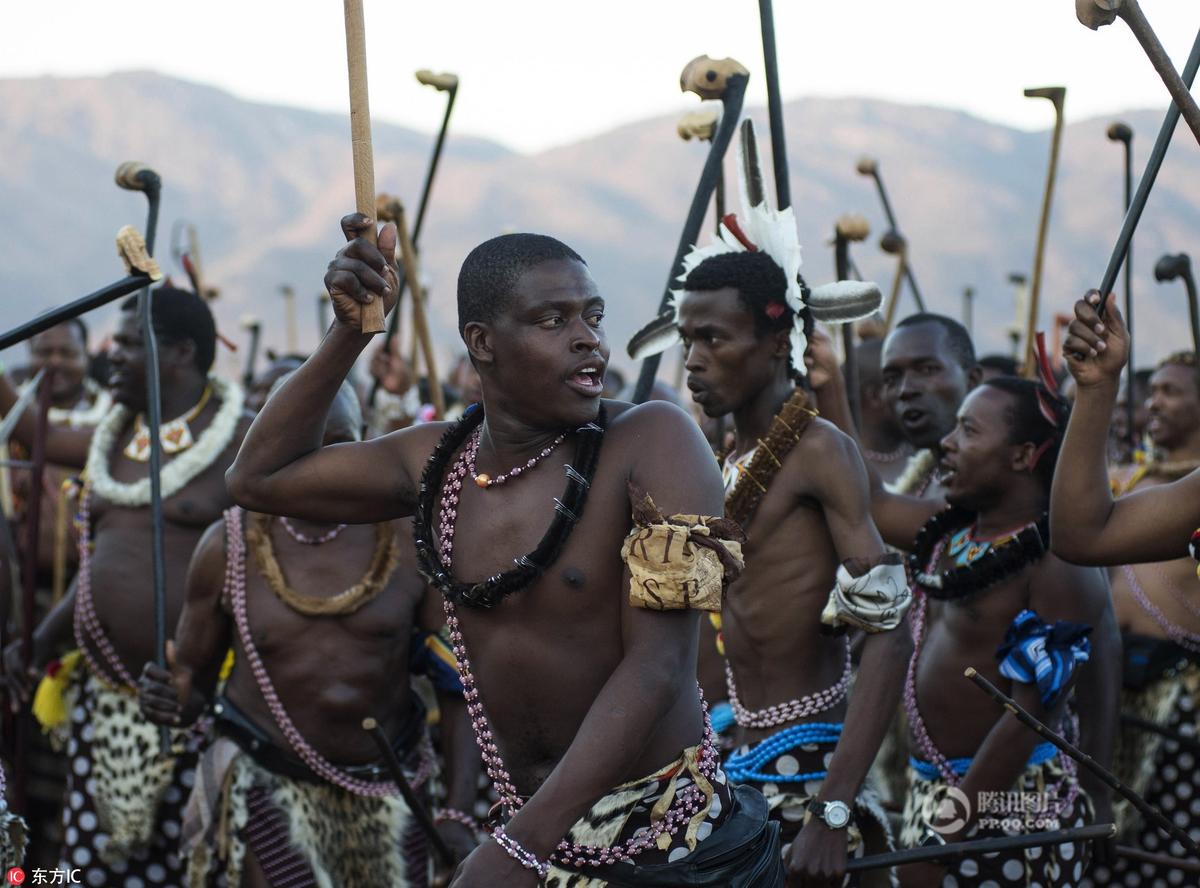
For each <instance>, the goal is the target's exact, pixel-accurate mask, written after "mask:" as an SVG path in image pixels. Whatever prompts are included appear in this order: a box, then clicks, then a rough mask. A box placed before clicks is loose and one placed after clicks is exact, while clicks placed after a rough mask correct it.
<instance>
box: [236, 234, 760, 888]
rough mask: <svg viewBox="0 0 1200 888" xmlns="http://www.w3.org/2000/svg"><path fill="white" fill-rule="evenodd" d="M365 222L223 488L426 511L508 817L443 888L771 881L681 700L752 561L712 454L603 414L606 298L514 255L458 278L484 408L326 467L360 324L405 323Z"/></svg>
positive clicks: (390, 241)
mask: <svg viewBox="0 0 1200 888" xmlns="http://www.w3.org/2000/svg"><path fill="white" fill-rule="evenodd" d="M373 224H374V223H373V222H372V221H371V220H369V219H366V218H365V217H363V216H361V215H357V214H356V215H353V216H348V217H346V218H345V219H343V220H342V228H343V231H344V232H345V234H346V236H347V239H348V240H349V241H350V243H349V244H348V245H347V246H346V247H344V248H343V249H342V251H341V252H340V253H339V254H338V256H337V258H335V259H334V261H333V262H332V263H331V264H330V266H329V271H328V272H327V274H326V276H325V283H326V288H327V289H328V290H329V292H330V293H331V294H332V295H333V300H334V308H335V312H336V315H337V321H336V322H335V323H334V325H333V327H332V328H331V330H330V332H329V333H328V335H326V337H325V339H324V341H323V342H322V343H321V345H320V346H319V347H318V349H317V350H316V352H314V354H313V355H312V357H311V358H309V360H308V361H307V363H305V365H304V366H303V367H301V368H300V369H299V370H298V371H296V374H295V375H294V376H293V377H292V378H291V379H289V380H288V382H287V383H286V384H285V385H284V386H283V388H282V389H281V390H280V391H279V393H278V394H277V395H276V396H275V397H274V398H273V399H271V401H270V402H269V403H268V404H267V405H266V407H265V408H264V410H263V412H262V413H261V414H259V417H258V419H257V420H256V421H255V424H254V426H253V428H252V429H251V431H250V435H249V437H248V438H247V442H246V445H245V446H244V447H243V449H242V451H241V452H240V453H239V455H238V459H237V461H236V462H235V464H234V466H233V468H232V469H231V471H230V473H229V476H228V480H229V484H230V488H231V490H232V492H233V494H234V497H235V498H236V499H237V501H238V502H239V503H241V504H242V505H243V506H244V507H245V508H247V509H252V510H254V511H257V512H268V513H273V514H291V515H296V516H297V517H300V518H303V519H307V520H311V521H318V522H335V523H336V522H357V523H362V522H377V521H387V520H391V519H393V518H396V517H400V516H404V515H409V514H414V513H415V522H414V526H415V531H414V533H415V537H416V545H417V553H418V559H419V561H420V564H421V569H422V572H423V573H425V574H426V576H427V577H428V579H429V580H430V581H431V582H432V583H434V584H435V585H436V586H438V588H439V589H440V590H441V591H442V593H443V595H444V596H445V598H446V612H447V620H448V624H449V626H450V632H451V640H452V641H453V643H454V646H455V653H456V655H457V658H458V664H459V668H460V671H461V675H462V679H463V685H464V687H465V688H466V697H467V704H468V709H469V711H470V714H471V716H472V721H473V724H474V727H475V731H476V736H477V740H478V741H479V744H480V748H481V750H482V752H483V757H484V763H485V765H486V767H487V769H488V772H489V774H490V775H491V777H492V779H493V781H494V783H495V784H496V788H497V790H498V792H499V795H500V798H501V802H502V807H503V815H504V819H506V822H505V823H503V824H502V825H499V826H497V827H496V828H495V831H494V837H493V838H492V839H490V840H489V841H487V842H484V843H483V845H481V846H480V847H479V849H478V850H476V851H475V852H474V853H472V854H471V856H470V857H468V858H467V860H466V861H465V862H464V864H463V865H462V867H461V868H460V870H459V872H458V875H457V877H456V879H455V881H454V883H453V884H454V885H455V886H456V888H472V886H494V885H505V886H514V888H520V886H530V888H532V886H534V885H537V884H539V880H546V884H549V885H552V886H565V885H568V884H569V885H572V886H599V885H604V884H606V883H607V882H608V881H609V880H610V879H611V880H612V881H614V882H617V883H619V884H637V881H638V878H639V877H642V878H652V877H657V878H659V879H661V880H662V881H659V882H657V883H656V884H661V885H671V884H685V882H684V881H683V880H684V879H693V880H695V881H691V882H687V883H686V884H694V885H713V886H715V885H733V886H750V885H754V886H759V885H763V886H774V885H779V884H781V881H782V872H781V871H780V869H779V862H778V854H779V851H778V842H777V840H776V839H775V834H774V832H773V830H772V829H770V828H768V827H767V825H766V811H765V807H766V806H765V804H764V802H763V800H762V798H761V796H760V795H759V794H758V793H757V792H754V791H753V790H749V789H746V788H742V789H739V790H737V791H734V790H733V789H732V787H731V786H730V785H729V784H728V783H727V782H726V780H725V777H724V775H723V774H722V773H721V771H720V768H719V765H718V763H717V761H716V751H715V749H714V748H713V740H712V737H711V733H710V732H709V730H708V729H707V727H706V725H705V720H704V719H703V717H702V708H701V703H700V699H699V696H698V694H697V693H696V691H695V662H696V644H697V614H696V613H695V612H694V609H695V608H697V607H704V608H706V609H714V608H716V607H719V606H720V598H721V594H722V585H723V578H725V577H731V576H733V575H736V573H737V570H738V564H739V562H740V547H739V546H738V545H737V543H736V542H732V541H726V540H724V539H722V537H723V536H728V535H730V533H729V530H730V529H729V528H728V522H725V521H724V520H722V519H710V518H704V517H702V516H705V515H720V514H721V511H722V509H721V484H720V477H719V475H718V474H717V472H716V470H715V466H714V465H713V462H712V457H711V455H710V454H709V452H708V449H707V447H706V445H705V442H704V439H703V438H702V437H701V435H700V433H699V431H698V430H697V428H696V427H695V425H694V423H692V422H691V421H690V420H689V419H688V418H687V417H686V415H685V414H684V413H683V412H682V411H681V410H679V409H678V408H675V407H672V406H670V405H665V404H661V403H657V402H654V403H649V404H645V405H643V406H640V407H636V408H631V407H630V406H629V405H626V404H620V403H614V402H608V403H603V402H601V400H600V398H599V395H600V392H601V391H602V389H603V379H604V369H605V365H606V363H607V357H608V347H607V344H606V343H605V339H604V334H603V329H602V321H603V317H604V301H603V300H602V299H601V298H600V295H599V292H598V291H597V289H596V285H595V283H594V282H593V281H592V279H591V276H590V275H589V274H588V270H587V266H586V265H585V264H584V262H583V261H582V260H581V259H580V258H579V256H578V255H577V254H576V253H575V252H574V251H572V250H570V249H569V248H568V247H566V246H565V245H563V244H561V243H559V242H558V241H556V240H554V239H553V238H548V237H544V236H540V235H528V234H517V235H505V236H503V237H498V238H495V239H493V240H490V241H487V242H486V243H484V244H482V245H481V246H479V247H477V248H476V249H475V250H473V251H472V252H471V254H470V255H469V256H468V257H467V259H466V261H465V262H464V263H463V268H462V270H461V272H460V274H459V282H458V307H459V329H460V332H461V334H462V337H463V340H464V342H465V343H466V345H467V348H468V350H469V352H470V354H471V358H472V360H473V361H474V362H475V365H476V367H477V368H478V369H479V373H480V379H481V382H482V389H483V406H482V407H481V408H476V409H475V410H473V411H470V412H469V413H468V414H467V415H466V416H465V417H464V418H463V419H462V420H461V421H460V422H458V423H455V424H454V425H447V424H444V423H430V424H427V425H421V426H415V427H413V428H410V429H405V430H403V431H400V432H396V433H394V434H391V435H388V436H386V437H384V438H379V439H375V440H372V441H366V442H362V443H349V444H340V445H336V446H333V447H328V448H321V446H320V444H321V431H322V425H323V419H324V411H325V409H326V408H327V407H328V405H329V404H330V403H331V402H332V401H333V399H334V397H335V396H336V394H337V391H338V388H339V386H340V385H341V382H342V380H343V379H344V378H345V376H346V373H347V372H348V371H349V370H350V368H351V366H352V365H353V364H354V362H355V360H356V359H357V358H358V356H359V355H360V353H361V352H362V350H363V349H364V348H365V347H366V346H367V344H368V342H369V337H368V336H365V335H363V334H362V333H360V332H359V330H358V327H357V324H356V319H357V313H356V311H355V309H356V308H357V305H358V304H359V303H362V302H367V301H370V300H373V299H384V300H385V302H386V303H387V304H391V303H393V302H394V301H395V294H396V292H397V281H398V278H397V271H396V266H395V263H394V259H393V257H394V253H395V247H396V230H395V227H394V226H392V225H390V224H389V225H387V226H385V227H384V228H383V229H382V230H381V231H380V233H379V237H378V241H379V246H378V248H376V247H375V246H374V245H373V244H371V243H370V242H369V241H368V240H367V239H366V238H365V237H363V236H362V235H363V234H364V233H365V232H367V231H368V230H369V228H370V226H372V225H373ZM385 257H387V258H385ZM550 457H552V458H550ZM564 463H565V465H564ZM564 487H565V490H564ZM585 506H586V508H585ZM631 513H632V514H633V521H632V522H631V519H630V515H631ZM676 513H679V514H677V515H676ZM664 515H675V517H672V518H669V519H668V518H664V517H663V516H664ZM631 523H632V525H633V528H632V531H631ZM522 553H528V554H522ZM672 878H675V879H678V881H671V879H672ZM701 879H702V880H701Z"/></svg>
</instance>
